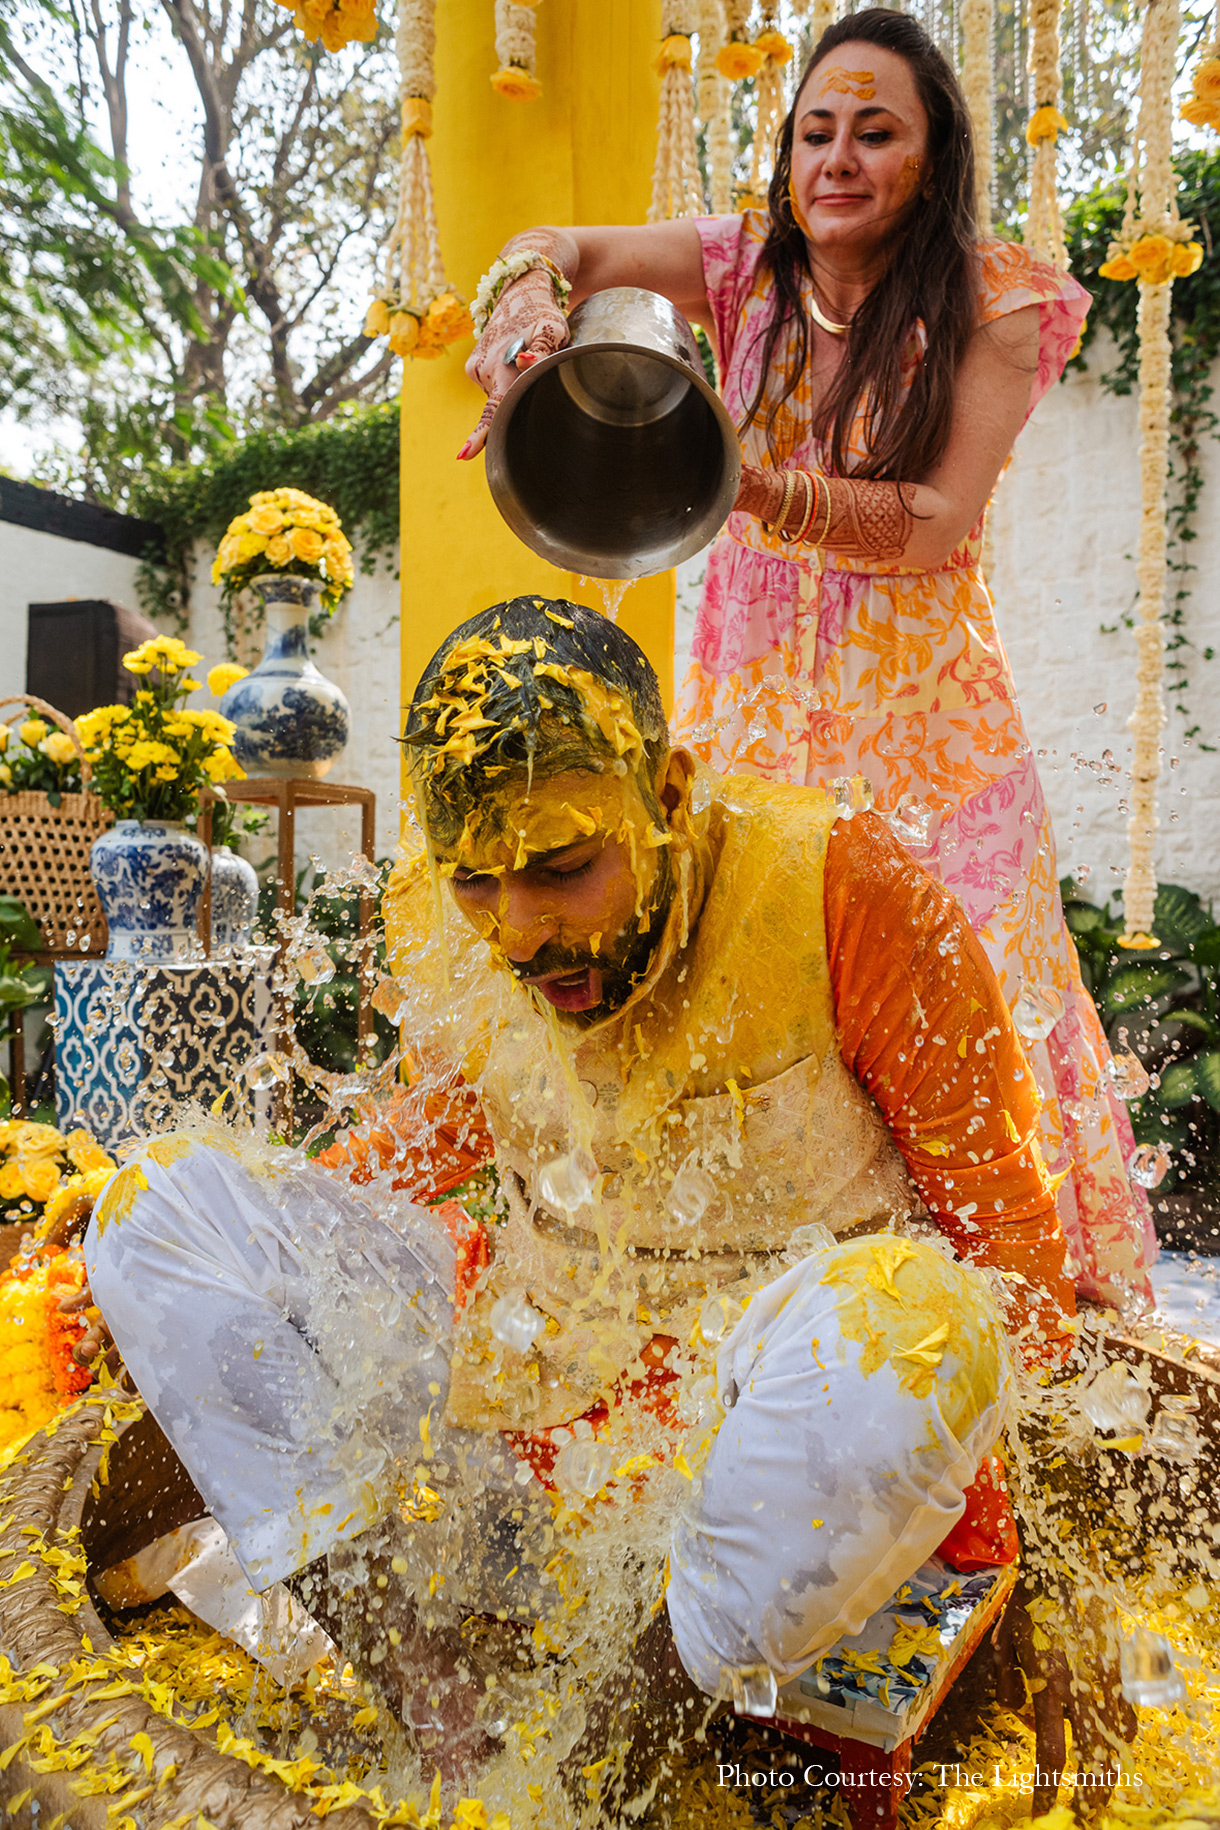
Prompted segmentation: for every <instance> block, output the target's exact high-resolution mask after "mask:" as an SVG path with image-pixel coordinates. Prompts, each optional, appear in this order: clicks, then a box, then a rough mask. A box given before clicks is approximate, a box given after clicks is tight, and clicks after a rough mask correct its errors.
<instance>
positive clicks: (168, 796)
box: [76, 635, 245, 820]
mask: <svg viewBox="0 0 1220 1830" xmlns="http://www.w3.org/2000/svg"><path fill="white" fill-rule="evenodd" d="M199 658H200V657H199V655H197V654H196V653H195V651H194V649H191V648H187V647H186V645H185V643H183V642H181V641H179V639H178V637H177V636H170V635H158V636H154V637H152V639H151V640H149V641H147V642H142V643H141V644H140V646H139V647H138V648H137V649H135V650H134V651H133V652H132V653H131V654H127V655H124V656H123V665H124V667H125V668H127V670H128V672H129V673H133V674H137V675H139V676H142V677H143V678H145V679H146V680H147V681H148V684H147V685H146V686H143V687H141V688H140V689H139V691H137V693H136V696H135V699H134V700H133V701H132V703H131V704H130V705H102V706H99V707H98V709H97V710H96V711H94V712H86V713H85V714H84V716H83V717H81V718H78V719H77V721H76V728H77V731H78V732H79V733H80V739H81V742H82V743H83V744H84V746H85V755H86V756H87V757H88V758H89V761H90V763H91V764H92V765H93V788H94V791H95V792H96V793H97V794H98V795H100V797H101V799H102V800H103V801H104V802H105V803H106V805H107V807H109V808H111V809H112V810H113V812H114V813H115V814H116V815H117V816H118V818H120V819H124V820H185V819H186V818H187V817H188V816H189V815H190V814H192V813H194V811H195V808H196V807H197V806H198V803H199V790H200V788H201V787H202V786H203V784H204V783H205V782H226V781H238V780H240V779H241V777H242V776H243V775H244V774H245V771H244V770H243V769H242V767H241V765H240V764H239V763H238V762H237V760H236V758H235V757H234V755H233V752H232V750H231V748H230V744H231V742H232V737H233V725H232V723H231V722H230V721H229V719H227V718H222V717H221V715H220V713H219V712H208V711H198V712H197V711H188V710H187V709H186V703H185V702H186V700H187V699H188V698H189V697H190V695H191V694H192V693H194V692H198V691H199V681H198V680H193V679H191V677H190V670H191V668H192V667H194V665H195V664H196V662H197V661H198V660H199Z"/></svg>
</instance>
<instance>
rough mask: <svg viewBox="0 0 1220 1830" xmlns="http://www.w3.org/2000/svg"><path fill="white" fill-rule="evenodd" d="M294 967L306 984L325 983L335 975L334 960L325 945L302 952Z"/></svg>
mask: <svg viewBox="0 0 1220 1830" xmlns="http://www.w3.org/2000/svg"><path fill="white" fill-rule="evenodd" d="M296 967H297V971H298V972H299V973H300V975H301V977H302V978H303V979H304V981H305V983H306V984H307V985H326V984H328V983H329V982H330V980H331V979H333V978H334V976H335V962H334V960H333V959H332V958H331V957H330V954H329V953H328V952H327V951H326V948H325V947H314V948H312V949H311V951H310V952H308V953H302V954H301V956H300V958H299V959H298V960H297V963H296Z"/></svg>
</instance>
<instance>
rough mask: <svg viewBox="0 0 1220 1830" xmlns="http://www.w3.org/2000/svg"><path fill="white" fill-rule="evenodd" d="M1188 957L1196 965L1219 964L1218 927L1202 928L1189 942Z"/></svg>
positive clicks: (1219, 944)
mask: <svg viewBox="0 0 1220 1830" xmlns="http://www.w3.org/2000/svg"><path fill="white" fill-rule="evenodd" d="M1190 957H1191V958H1192V959H1193V960H1194V962H1195V964H1196V966H1208V967H1212V968H1215V967H1216V966H1220V928H1204V929H1203V931H1202V933H1200V934H1196V935H1195V938H1194V940H1193V941H1192V942H1191V947H1190Z"/></svg>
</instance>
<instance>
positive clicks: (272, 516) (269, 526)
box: [246, 503, 284, 534]
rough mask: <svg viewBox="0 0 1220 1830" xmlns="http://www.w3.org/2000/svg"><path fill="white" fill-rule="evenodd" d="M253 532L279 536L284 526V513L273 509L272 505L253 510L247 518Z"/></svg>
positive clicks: (281, 510) (268, 504)
mask: <svg viewBox="0 0 1220 1830" xmlns="http://www.w3.org/2000/svg"><path fill="white" fill-rule="evenodd" d="M246 518H247V520H248V521H249V523H250V527H251V530H252V532H254V533H256V534H278V533H279V531H280V529H281V528H282V527H283V525H284V511H283V509H280V508H273V507H272V506H271V504H270V503H267V504H266V506H265V507H262V508H255V509H251V511H250V513H249V515H248V516H247V517H246Z"/></svg>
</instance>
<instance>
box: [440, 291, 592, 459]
mask: <svg viewBox="0 0 1220 1830" xmlns="http://www.w3.org/2000/svg"><path fill="white" fill-rule="evenodd" d="M567 340H568V320H567V318H566V317H565V316H564V313H563V311H562V310H561V309H560V306H559V304H558V302H557V300H556V298H555V288H554V286H553V285H552V283H551V276H550V274H549V273H547V272H546V270H545V269H541V270H540V269H538V268H534V269H532V270H531V271H530V272H529V273H523V274H522V275H521V278H520V279H517V280H514V281H513V282H512V284H511V285H509V286H506V287H505V288H504V291H503V292H502V293H501V294H500V297H499V300H498V301H497V304H496V308H495V310H494V311H493V312H492V314H491V317H490V318H489V319H488V321H487V328H486V329H485V330H484V332H483V335H482V336H481V337H480V338H479V341H478V342H477V343H476V344H475V347H474V350H473V352H472V353H471V355H470V357H469V359H468V360H467V363H466V373H467V374H468V375H469V376H470V379H471V380H472V381H477V382H478V384H479V386H480V387H481V388H482V390H483V392H484V393H485V394H486V396H487V405H486V406H485V407H484V408H483V414H482V417H481V419H480V420H479V423H478V425H477V426H476V427H475V429H474V431H473V432H472V433H471V435H470V437H469V438H468V439H467V440H466V443H465V444H464V445H463V446H462V449H461V450H460V451H459V452H458V456H459V458H472V457H477V455H478V453H479V452H480V451H482V449H483V447H484V445H485V444H486V443H487V431H488V427H489V426H490V425H491V422H492V420H493V419H494V418H495V413H496V408H497V407H498V406H499V404H500V402H501V401H502V400H503V398H504V396H505V395H506V394H507V393H508V390H509V388H511V387H512V385H513V382H514V381H516V379H517V376H518V375H519V374H520V373H521V372H522V371H523V370H524V369H528V368H531V367H532V366H533V364H534V363H535V362H540V361H541V360H542V358H543V356H550V355H553V354H554V352H555V351H556V350H557V349H562V348H563V346H564V344H565V343H566V342H567Z"/></svg>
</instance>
